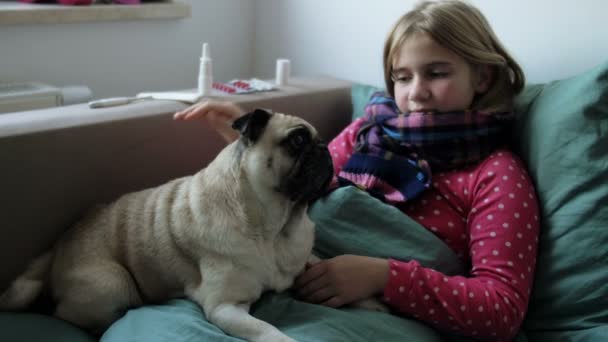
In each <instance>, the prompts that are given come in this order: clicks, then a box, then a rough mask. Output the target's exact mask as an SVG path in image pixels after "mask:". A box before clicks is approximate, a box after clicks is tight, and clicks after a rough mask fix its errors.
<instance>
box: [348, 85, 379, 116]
mask: <svg viewBox="0 0 608 342" xmlns="http://www.w3.org/2000/svg"><path fill="white" fill-rule="evenodd" d="M377 91H384V89H383V88H380V87H376V86H372V85H367V84H360V83H355V84H353V86H352V87H351V90H350V99H351V102H352V105H353V113H352V119H353V120H354V119H358V118H360V117H362V116H363V115H365V106H366V105H367V102H369V99H370V98H371V97H372V94H373V93H375V92H377Z"/></svg>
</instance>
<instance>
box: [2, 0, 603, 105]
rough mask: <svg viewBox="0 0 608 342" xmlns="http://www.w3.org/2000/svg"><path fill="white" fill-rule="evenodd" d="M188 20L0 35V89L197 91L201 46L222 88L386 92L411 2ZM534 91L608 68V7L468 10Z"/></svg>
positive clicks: (331, 4) (238, 6)
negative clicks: (399, 29)
mask: <svg viewBox="0 0 608 342" xmlns="http://www.w3.org/2000/svg"><path fill="white" fill-rule="evenodd" d="M184 2H188V3H190V4H191V6H192V17H191V18H186V19H179V20H153V21H133V22H109V23H90V24H65V25H39V26H29V25H28V26H2V27H0V81H26V80H39V81H43V82H47V83H51V84H54V85H57V86H66V85H74V84H86V85H88V86H89V87H90V88H91V89H92V90H93V92H94V94H95V96H96V97H110V96H125V95H135V94H136V93H138V92H140V91H159V90H168V89H183V88H193V87H195V86H196V77H197V73H198V59H197V58H198V56H199V55H200V48H201V43H202V42H204V41H207V42H209V43H210V44H211V51H212V55H213V57H214V76H215V79H216V80H219V81H228V80H230V79H232V78H247V77H253V76H255V77H262V78H272V77H274V63H275V60H276V59H277V58H290V59H291V60H292V69H293V74H301V75H317V74H326V75H332V76H335V77H339V78H343V79H347V80H352V81H357V82H364V83H371V84H376V85H382V84H383V80H382V66H381V65H382V64H381V51H382V44H383V41H384V37H385V35H386V33H387V31H388V30H389V28H390V26H391V25H392V24H393V22H394V21H395V20H397V18H398V17H399V16H400V15H401V14H402V13H403V12H404V11H406V10H408V9H409V8H411V7H412V4H413V3H414V2H415V1H414V0H376V1H374V2H373V5H372V4H371V3H372V2H370V1H368V0H306V1H304V0H185V1H184ZM471 2H472V3H473V4H475V5H477V6H479V7H480V8H481V10H482V11H483V12H484V13H485V14H486V16H487V17H488V19H489V20H490V22H491V23H492V24H493V26H494V29H495V31H496V32H497V34H498V35H499V36H500V37H501V38H502V40H503V42H504V43H505V45H506V46H507V47H508V48H509V49H510V50H511V52H512V53H513V54H514V56H515V57H516V58H517V59H518V60H519V61H520V62H521V64H522V66H523V68H524V70H525V71H526V73H527V76H528V79H529V80H530V81H532V82H541V81H547V80H550V79H554V78H561V77H565V76H568V75H572V74H575V73H577V72H580V71H582V70H584V69H586V68H588V67H590V66H592V65H595V64H597V63H599V62H601V61H603V60H605V59H606V57H607V56H608V44H607V43H606V37H608V26H606V25H605V24H604V17H605V13H608V2H605V1H601V0H578V1H576V2H572V1H566V0H555V1H553V0H535V1H528V0H511V1H501V0H471Z"/></svg>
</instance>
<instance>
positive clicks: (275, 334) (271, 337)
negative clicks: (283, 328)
mask: <svg viewBox="0 0 608 342" xmlns="http://www.w3.org/2000/svg"><path fill="white" fill-rule="evenodd" d="M256 341H259V342H297V341H296V340H294V339H293V338H291V337H289V336H287V335H285V334H283V333H282V332H280V331H279V330H275V329H273V330H272V331H268V332H266V333H264V334H263V335H262V336H260V338H259V339H256Z"/></svg>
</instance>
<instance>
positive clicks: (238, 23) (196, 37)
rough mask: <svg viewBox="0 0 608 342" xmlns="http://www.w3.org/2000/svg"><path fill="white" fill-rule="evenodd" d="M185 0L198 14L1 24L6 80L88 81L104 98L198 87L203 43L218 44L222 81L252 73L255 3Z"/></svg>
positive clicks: (0, 64)
mask: <svg viewBox="0 0 608 342" xmlns="http://www.w3.org/2000/svg"><path fill="white" fill-rule="evenodd" d="M183 2H187V3H190V4H191V6H192V17H190V18H184V19H176V20H144V21H131V22H101V23H99V22H98V23H84V24H80V23H79V24H62V25H37V26H32V25H21V26H0V81H32V80H37V81H42V82H46V83H50V84H53V85H56V86H67V85H82V84H84V85H87V86H89V87H90V88H91V89H92V91H93V94H94V95H95V97H98V98H100V97H111V96H131V95H135V94H137V93H138V92H141V91H158V90H169V89H184V88H194V87H196V84H197V75H198V57H199V56H200V53H201V46H202V43H203V42H209V43H210V47H211V53H212V56H213V57H215V58H214V71H215V77H216V78H217V79H218V80H221V81H225V80H229V79H232V78H235V77H245V76H249V75H250V74H251V70H252V61H253V56H252V51H253V39H254V31H253V30H252V28H253V27H254V23H253V20H254V16H253V13H254V11H253V7H254V2H253V1H251V0H205V1H201V0H188V1H183ZM220 56H221V58H219V57H220Z"/></svg>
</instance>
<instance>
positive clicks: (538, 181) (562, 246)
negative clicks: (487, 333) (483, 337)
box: [515, 62, 608, 341]
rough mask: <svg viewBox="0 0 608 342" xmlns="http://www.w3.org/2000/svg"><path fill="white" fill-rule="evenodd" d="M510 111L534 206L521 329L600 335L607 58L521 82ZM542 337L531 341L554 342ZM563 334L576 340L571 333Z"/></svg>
mask: <svg viewBox="0 0 608 342" xmlns="http://www.w3.org/2000/svg"><path fill="white" fill-rule="evenodd" d="M517 113H518V116H517V120H516V125H515V132H516V139H515V142H516V147H517V149H518V151H519V154H520V155H521V157H522V158H523V159H524V161H525V162H526V164H527V166H528V168H529V171H530V174H531V176H532V178H533V180H534V182H535V185H536V190H537V194H538V198H539V204H540V208H541V217H540V220H541V235H540V239H539V255H538V262H537V268H536V278H535V282H534V289H533V292H532V297H531V301H530V306H529V312H528V316H527V318H526V320H525V324H524V327H525V330H526V332H527V333H528V332H533V334H532V335H530V336H535V337H542V336H543V334H542V332H547V333H549V332H552V333H551V334H555V333H556V332H557V331H564V332H566V331H569V332H568V333H569V334H573V332H574V333H575V334H576V332H575V331H578V332H580V333H581V334H586V333H589V332H590V331H601V332H602V334H603V335H604V337H606V336H605V334H606V329H604V328H606V325H608V62H606V63H603V64H601V65H599V66H597V67H596V68H594V69H591V70H589V71H587V72H584V73H582V74H580V75H577V76H574V77H571V78H568V79H563V80H559V81H554V82H551V83H547V84H544V85H534V86H530V87H528V88H527V89H526V90H525V91H524V93H523V94H522V96H520V97H519V99H518V102H517ZM598 327H603V328H600V329H598ZM546 336H547V338H545V339H543V338H538V339H539V340H547V341H549V340H551V341H556V340H558V339H556V338H555V335H549V334H548V335H546ZM581 336H583V335H581ZM581 338H582V337H581ZM564 339H565V340H576V338H573V337H572V335H567V336H566V335H564ZM583 339H584V338H583ZM600 340H601V338H600Z"/></svg>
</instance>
